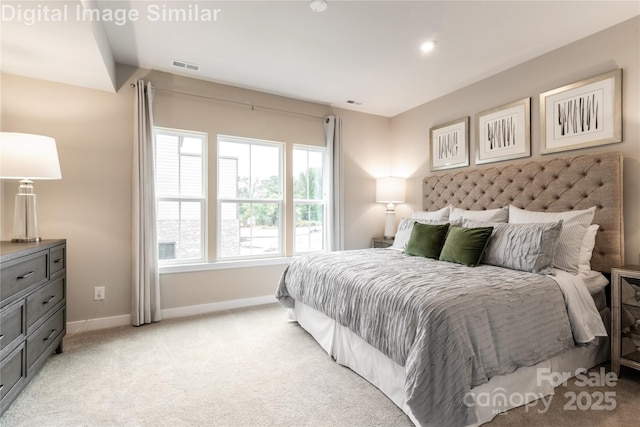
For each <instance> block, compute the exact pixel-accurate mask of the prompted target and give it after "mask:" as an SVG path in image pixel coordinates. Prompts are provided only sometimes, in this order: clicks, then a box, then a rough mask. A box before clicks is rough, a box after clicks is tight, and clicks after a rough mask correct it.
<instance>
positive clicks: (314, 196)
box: [308, 151, 324, 200]
mask: <svg viewBox="0 0 640 427" xmlns="http://www.w3.org/2000/svg"><path fill="white" fill-rule="evenodd" d="M323 157H324V155H323V153H321V152H319V151H310V152H309V172H308V176H309V199H311V200H322V199H323V198H324V194H323V189H322V187H323V186H322V183H323V177H322V166H323V160H324V159H323Z"/></svg>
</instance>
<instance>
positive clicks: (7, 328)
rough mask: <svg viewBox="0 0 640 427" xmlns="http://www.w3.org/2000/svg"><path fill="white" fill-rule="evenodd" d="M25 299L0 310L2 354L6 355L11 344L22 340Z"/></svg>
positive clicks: (0, 352) (0, 347) (0, 351)
mask: <svg viewBox="0 0 640 427" xmlns="http://www.w3.org/2000/svg"><path fill="white" fill-rule="evenodd" d="M24 311H25V310H24V300H20V302H18V303H17V304H13V305H11V306H9V307H5V308H3V309H2V312H0V356H4V353H5V350H6V351H11V347H13V346H11V344H12V343H14V342H15V341H16V339H17V340H18V341H22V340H23V339H24V337H25V335H26V332H25V323H24V318H25V313H24Z"/></svg>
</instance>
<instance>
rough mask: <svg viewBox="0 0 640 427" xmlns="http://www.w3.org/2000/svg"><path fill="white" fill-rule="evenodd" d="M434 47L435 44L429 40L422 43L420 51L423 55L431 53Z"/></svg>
mask: <svg viewBox="0 0 640 427" xmlns="http://www.w3.org/2000/svg"><path fill="white" fill-rule="evenodd" d="M434 47H436V43H435V42H434V41H433V40H429V41H428V42H424V43H422V45H421V46H420V50H422V51H423V52H424V53H427V52H431V51H432V50H433V48H434Z"/></svg>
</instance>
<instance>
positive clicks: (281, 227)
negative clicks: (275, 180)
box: [214, 134, 287, 263]
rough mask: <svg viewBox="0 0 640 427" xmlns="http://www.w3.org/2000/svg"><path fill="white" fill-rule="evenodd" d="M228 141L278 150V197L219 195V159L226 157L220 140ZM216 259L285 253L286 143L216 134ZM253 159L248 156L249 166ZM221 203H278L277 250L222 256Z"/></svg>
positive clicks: (267, 256) (275, 255) (224, 259)
mask: <svg viewBox="0 0 640 427" xmlns="http://www.w3.org/2000/svg"><path fill="white" fill-rule="evenodd" d="M221 141H223V142H230V143H237V144H246V145H248V146H252V145H260V146H266V147H275V148H278V151H279V167H278V175H279V178H280V198H279V199H258V198H255V199H254V198H238V197H236V198H228V197H226V198H221V197H220V182H221V179H220V172H221V168H220V162H219V161H220V159H221V158H222V157H224V158H227V156H221V154H220V142H221ZM216 142H217V144H216V163H215V167H216V177H217V179H216V239H215V240H216V259H215V260H214V262H217V263H223V262H226V261H242V260H247V261H248V260H257V259H268V258H282V257H284V256H285V254H286V248H285V235H286V232H287V230H286V226H285V224H286V216H287V212H286V195H285V182H286V180H287V177H286V175H285V173H286V168H285V152H286V143H284V142H278V141H269V140H265V139H257V138H246V137H239V136H232V135H224V134H218V135H217V136H216ZM252 161H253V159H251V158H250V166H249V168H251V162H252ZM223 203H237V204H240V203H251V204H256V203H257V204H260V203H264V204H267V203H269V204H276V203H277V204H278V205H279V206H278V209H279V213H280V214H279V215H278V248H279V251H277V252H275V253H273V254H265V253H262V254H257V255H238V256H227V257H223V256H222V215H221V212H222V204H223Z"/></svg>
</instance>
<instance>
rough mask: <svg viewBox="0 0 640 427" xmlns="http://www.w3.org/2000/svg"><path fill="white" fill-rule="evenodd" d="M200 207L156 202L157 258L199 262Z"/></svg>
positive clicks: (200, 242)
mask: <svg viewBox="0 0 640 427" xmlns="http://www.w3.org/2000/svg"><path fill="white" fill-rule="evenodd" d="M201 230H202V203H200V202H180V201H159V202H158V251H159V254H158V257H159V258H160V259H199V258H202V232H201Z"/></svg>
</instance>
